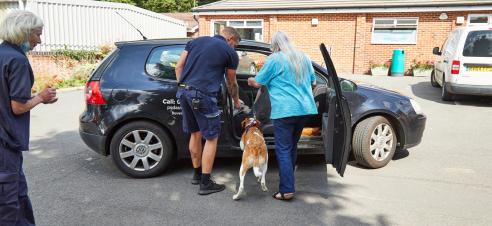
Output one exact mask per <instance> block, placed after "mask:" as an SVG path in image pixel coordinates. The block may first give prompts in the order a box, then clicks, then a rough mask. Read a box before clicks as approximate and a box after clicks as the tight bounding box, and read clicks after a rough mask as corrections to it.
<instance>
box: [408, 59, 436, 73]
mask: <svg viewBox="0 0 492 226" xmlns="http://www.w3.org/2000/svg"><path fill="white" fill-rule="evenodd" d="M432 68H434V62H433V61H430V60H427V61H422V60H421V61H417V60H413V62H412V64H411V65H410V70H412V71H413V70H432Z"/></svg>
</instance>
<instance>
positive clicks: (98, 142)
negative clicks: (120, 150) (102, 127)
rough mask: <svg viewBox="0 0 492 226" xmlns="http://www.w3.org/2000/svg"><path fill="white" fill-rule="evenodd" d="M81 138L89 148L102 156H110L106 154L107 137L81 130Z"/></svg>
mask: <svg viewBox="0 0 492 226" xmlns="http://www.w3.org/2000/svg"><path fill="white" fill-rule="evenodd" d="M79 134H80V137H81V138H82V140H83V141H84V143H85V144H86V145H87V146H89V148H91V149H92V150H93V151H95V152H97V153H99V154H101V155H108V153H107V152H106V147H105V144H106V136H102V135H97V134H92V133H87V132H84V131H82V130H79Z"/></svg>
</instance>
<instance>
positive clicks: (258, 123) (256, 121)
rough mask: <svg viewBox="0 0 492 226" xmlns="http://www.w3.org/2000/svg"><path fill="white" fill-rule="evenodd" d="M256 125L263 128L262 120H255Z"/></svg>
mask: <svg viewBox="0 0 492 226" xmlns="http://www.w3.org/2000/svg"><path fill="white" fill-rule="evenodd" d="M255 126H256V127H258V128H261V122H260V120H255Z"/></svg>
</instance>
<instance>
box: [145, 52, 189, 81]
mask: <svg viewBox="0 0 492 226" xmlns="http://www.w3.org/2000/svg"><path fill="white" fill-rule="evenodd" d="M180 46H182V47H183V51H184V50H185V48H186V44H174V45H159V46H154V47H152V49H151V50H150V51H149V54H148V56H147V58H146V59H145V63H144V72H145V75H147V76H148V77H150V78H152V79H156V80H160V81H168V82H176V83H177V82H178V80H177V79H176V73H175V74H174V79H170V78H162V77H158V76H154V75H151V74H150V73H149V72H148V71H147V63H148V62H149V60H150V58H151V57H152V53H154V52H155V51H156V50H157V49H159V48H166V47H167V48H172V47H180ZM181 54H182V51H181ZM181 54H180V56H181ZM178 60H179V58H178ZM176 63H177V62H176Z"/></svg>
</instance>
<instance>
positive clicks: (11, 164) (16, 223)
mask: <svg viewBox="0 0 492 226" xmlns="http://www.w3.org/2000/svg"><path fill="white" fill-rule="evenodd" d="M22 161H23V158H22V152H21V151H12V150H9V149H7V148H3V147H1V146H0V226H30V225H35V223H34V215H33V211H32V206H31V201H30V200H29V197H28V196H27V182H26V176H25V175H24V172H23V170H22Z"/></svg>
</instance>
